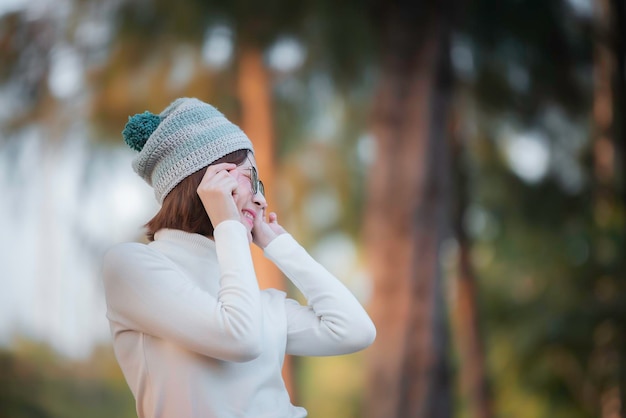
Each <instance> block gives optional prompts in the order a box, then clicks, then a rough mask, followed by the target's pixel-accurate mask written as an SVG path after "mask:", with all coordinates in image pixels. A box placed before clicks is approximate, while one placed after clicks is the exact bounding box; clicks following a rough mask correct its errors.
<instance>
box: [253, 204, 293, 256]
mask: <svg viewBox="0 0 626 418" xmlns="http://www.w3.org/2000/svg"><path fill="white" fill-rule="evenodd" d="M268 218H269V219H268V221H266V220H265V217H264V216H258V217H257V219H255V222H254V228H253V229H252V239H253V242H254V243H255V244H256V245H258V246H259V247H261V248H265V247H267V245H268V244H269V243H270V242H272V241H273V240H274V238H276V237H277V236H279V235H281V234H286V233H287V231H285V228H283V227H282V226H280V224H279V223H278V215H276V213H274V212H270V213H269V215H268Z"/></svg>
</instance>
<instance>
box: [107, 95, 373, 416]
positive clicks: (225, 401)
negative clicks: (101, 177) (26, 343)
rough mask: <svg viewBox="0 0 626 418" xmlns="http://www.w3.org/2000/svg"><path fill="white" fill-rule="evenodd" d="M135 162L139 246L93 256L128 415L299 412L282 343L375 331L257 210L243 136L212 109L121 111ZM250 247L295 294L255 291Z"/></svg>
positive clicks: (258, 198)
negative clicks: (144, 190) (142, 216)
mask: <svg viewBox="0 0 626 418" xmlns="http://www.w3.org/2000/svg"><path fill="white" fill-rule="evenodd" d="M123 134H124V137H125V140H126V142H127V143H128V144H129V145H130V146H131V147H132V148H134V149H135V150H137V151H139V154H138V155H137V157H136V158H135V160H134V161H133V168H134V170H135V171H136V172H137V173H138V174H139V175H140V176H141V177H143V178H144V179H145V180H146V181H147V182H148V184H150V185H151V186H152V187H153V188H154V192H155V196H156V198H157V200H158V201H159V203H161V205H162V206H161V209H160V210H159V212H158V213H157V214H156V216H155V217H154V218H153V219H152V220H151V221H150V222H148V224H147V229H148V239H149V240H150V242H149V243H148V244H147V245H146V244H140V243H124V244H119V245H117V246H115V247H113V248H111V249H110V250H109V251H108V252H107V254H106V255H105V259H104V267H103V277H104V288H105V295H106V301H107V308H108V309H107V317H108V319H109V322H110V326H111V333H112V335H113V341H114V349H115V354H116V357H117V359H118V362H119V364H120V367H121V369H122V371H123V373H124V376H125V378H126V381H127V382H128V385H129V387H130V389H131V391H132V393H133V395H134V397H135V400H136V404H137V414H138V416H139V417H140V418H144V417H145V418H157V417H158V418H211V417H219V418H229V417H258V418H260V417H267V418H283V417H285V418H287V417H289V418H295V417H305V416H306V410H305V409H304V408H301V407H296V406H293V405H292V404H291V401H290V399H289V395H288V393H287V391H286V389H285V384H284V382H283V380H282V377H281V369H282V365H283V359H284V356H285V354H286V353H288V354H293V355H302V356H327V355H339V354H346V353H351V352H355V351H358V350H361V349H363V348H365V347H367V346H368V345H370V344H371V343H372V341H373V340H374V338H375V334H376V331H375V328H374V325H373V323H372V321H371V320H370V318H369V317H368V315H367V313H366V312H365V310H364V309H363V308H362V307H361V305H360V304H359V302H358V301H357V300H356V299H355V298H354V296H353V295H352V294H351V293H350V292H349V291H348V289H347V288H346V287H345V286H344V285H343V284H342V283H341V282H340V281H339V280H337V279H336V278H335V277H333V275H332V274H330V273H329V272H328V271H327V270H326V269H324V267H322V266H321V265H320V264H318V263H317V262H316V261H315V260H313V259H312V258H311V257H310V256H309V254H308V253H307V252H306V251H305V250H304V249H303V248H302V247H301V246H300V245H299V244H298V243H297V242H296V241H295V240H294V239H293V238H292V237H291V235H289V234H288V233H287V232H286V231H285V230H284V229H283V228H282V227H281V226H280V224H279V223H278V220H277V216H276V214H275V213H273V212H270V213H269V214H266V208H267V202H266V200H265V196H264V187H263V183H262V182H261V181H260V180H259V176H258V172H257V167H256V162H255V158H254V153H253V148H252V144H251V143H250V140H249V139H248V138H247V137H246V135H245V134H244V133H243V132H242V131H241V130H240V129H239V128H238V127H237V126H235V125H234V124H232V123H231V122H229V121H228V120H227V119H226V118H225V117H224V116H223V115H222V114H221V113H220V112H219V111H217V110H216V109H215V108H214V107H212V106H210V105H208V104H206V103H203V102H201V101H199V100H197V99H189V98H183V99H178V100H176V101H174V102H173V103H172V104H171V105H170V106H168V107H167V108H166V109H165V110H164V111H163V112H162V113H161V114H160V115H154V114H151V113H149V112H145V113H143V114H140V115H135V116H133V117H132V118H130V119H129V122H128V124H127V125H126V128H125V130H124V132H123ZM250 243H254V244H256V245H258V246H259V247H261V248H263V249H264V254H265V256H266V257H268V258H269V259H270V260H272V261H273V262H274V263H275V264H276V265H277V266H278V267H279V268H280V269H281V270H282V271H283V273H284V274H285V275H286V276H287V277H288V278H289V279H290V280H291V281H292V282H293V283H294V285H295V286H296V287H297V288H298V289H299V290H300V291H301V292H302V294H303V295H304V297H305V298H306V299H307V301H308V305H307V306H303V305H300V304H299V303H298V302H296V301H295V300H293V299H289V298H286V295H285V293H284V292H281V291H279V290H275V289H268V290H263V291H261V290H259V287H258V284H257V280H256V276H255V272H254V267H253V265H252V258H251V255H250Z"/></svg>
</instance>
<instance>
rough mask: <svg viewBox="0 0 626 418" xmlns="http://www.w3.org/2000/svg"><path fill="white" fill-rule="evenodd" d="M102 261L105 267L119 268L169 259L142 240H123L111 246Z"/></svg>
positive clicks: (162, 261) (158, 262) (152, 263)
mask: <svg viewBox="0 0 626 418" xmlns="http://www.w3.org/2000/svg"><path fill="white" fill-rule="evenodd" d="M102 262H103V266H104V268H105V269H113V270H119V269H127V268H129V267H133V266H140V265H154V264H155V263H157V264H160V263H164V262H165V263H167V262H169V261H168V260H167V258H166V257H165V256H164V255H163V254H161V253H160V252H159V251H156V250H155V249H154V248H152V247H151V246H150V245H147V244H143V243H140V242H123V243H119V244H115V245H113V246H112V247H110V248H109V249H108V250H107V251H106V252H105V253H104V256H103V260H102Z"/></svg>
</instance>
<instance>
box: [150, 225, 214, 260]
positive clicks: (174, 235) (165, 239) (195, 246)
mask: <svg viewBox="0 0 626 418" xmlns="http://www.w3.org/2000/svg"><path fill="white" fill-rule="evenodd" d="M154 241H155V242H162V243H172V244H174V245H177V246H179V247H182V248H184V249H186V250H188V251H191V252H194V253H196V254H198V255H206V254H207V253H210V252H213V253H214V252H215V241H213V240H212V239H210V238H208V237H205V236H204V235H200V234H194V233H191V232H186V231H181V230H179V229H167V228H164V229H160V230H158V231H157V232H156V233H155V234H154Z"/></svg>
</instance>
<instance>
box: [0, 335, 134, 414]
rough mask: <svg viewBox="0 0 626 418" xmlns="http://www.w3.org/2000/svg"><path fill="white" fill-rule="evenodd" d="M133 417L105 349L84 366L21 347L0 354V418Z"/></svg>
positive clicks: (38, 348)
mask: <svg viewBox="0 0 626 418" xmlns="http://www.w3.org/2000/svg"><path fill="white" fill-rule="evenodd" d="M133 416H136V413H135V402H134V400H133V398H132V395H131V393H130V390H129V389H128V386H127V385H126V382H125V381H124V378H123V376H122V375H121V372H120V371H119V367H118V366H117V363H116V362H115V359H114V358H113V355H112V352H111V350H110V348H108V347H107V348H102V349H98V350H96V351H95V352H94V354H93V356H92V357H91V358H90V359H88V360H87V361H84V362H81V361H76V360H69V359H65V358H62V357H60V356H58V355H57V354H55V353H54V352H52V351H50V349H49V348H47V347H46V346H44V345H38V344H34V343H29V342H26V341H23V342H22V343H21V345H20V346H19V347H15V350H12V351H7V350H3V351H1V352H0V417H1V418H40V417H41V418H84V417H90V418H100V417H101V418H109V417H120V418H123V417H129V418H130V417H133Z"/></svg>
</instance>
